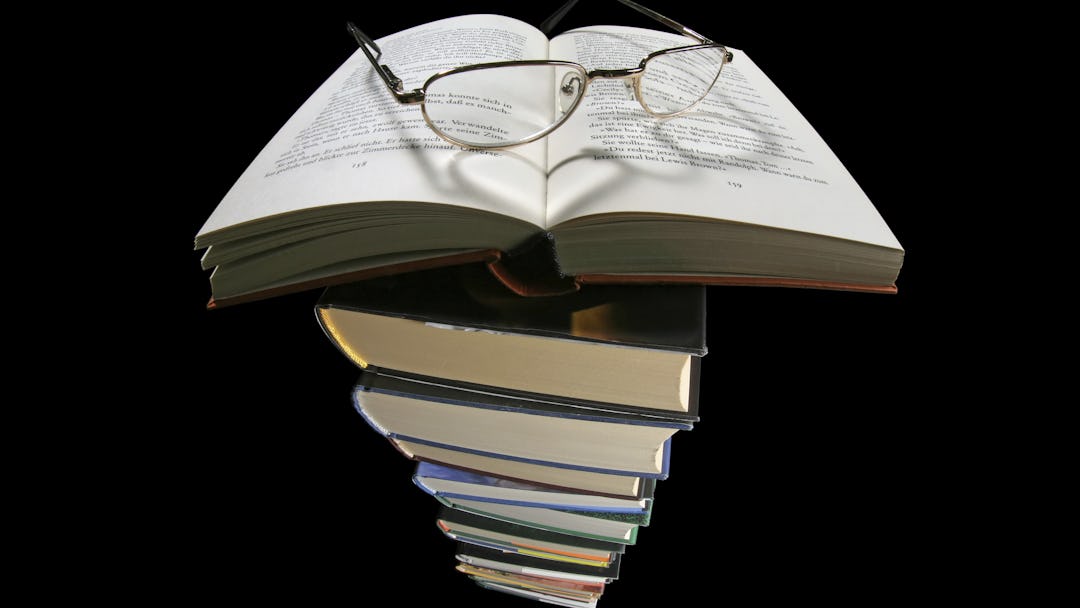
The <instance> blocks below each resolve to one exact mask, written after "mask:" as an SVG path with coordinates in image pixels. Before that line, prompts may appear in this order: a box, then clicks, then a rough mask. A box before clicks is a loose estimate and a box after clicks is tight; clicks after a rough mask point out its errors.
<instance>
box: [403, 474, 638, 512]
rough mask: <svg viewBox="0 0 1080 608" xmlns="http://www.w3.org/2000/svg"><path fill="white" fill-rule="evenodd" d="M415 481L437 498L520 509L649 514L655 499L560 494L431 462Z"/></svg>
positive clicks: (415, 476) (531, 485)
mask: <svg viewBox="0 0 1080 608" xmlns="http://www.w3.org/2000/svg"><path fill="white" fill-rule="evenodd" d="M412 479H413V483H415V484H416V485H417V486H418V487H419V488H420V489H421V490H423V491H425V492H427V493H428V494H431V495H432V496H435V497H442V498H446V499H450V500H473V501H478V502H491V503H500V504H506V505H517V506H520V507H540V508H546V509H569V510H575V511H596V512H603V513H645V512H646V511H648V510H649V502H650V501H651V500H652V497H651V496H650V497H647V498H642V499H640V500H633V499H627V498H612V497H610V496H597V495H594V494H581V493H573V492H560V491H558V490H553V489H551V488H545V487H542V486H537V485H533V484H527V483H521V482H518V481H512V480H508V479H502V478H499V477H492V476H489V475H480V474H477V473H472V472H469V471H463V470H460V469H455V468H452V467H446V466H441V465H437V464H431V463H428V462H421V463H419V464H418V465H417V466H416V472H415V473H414V474H413V478H412Z"/></svg>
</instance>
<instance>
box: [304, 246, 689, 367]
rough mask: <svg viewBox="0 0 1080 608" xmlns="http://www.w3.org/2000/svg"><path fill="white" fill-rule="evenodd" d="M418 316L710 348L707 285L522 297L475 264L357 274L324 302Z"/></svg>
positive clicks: (663, 346) (500, 329) (635, 343)
mask: <svg viewBox="0 0 1080 608" xmlns="http://www.w3.org/2000/svg"><path fill="white" fill-rule="evenodd" d="M325 308H337V309H342V310H351V311H357V312H367V313H372V314H377V315H384V316H393V317H400V318H405V319H414V320H417V321H422V322H424V323H431V324H437V325H440V326H445V327H452V328H460V329H463V330H487V331H490V332H495V333H510V334H518V335H525V336H542V337H548V338H558V339H566V340H579V341H589V342H598V343H603V344H618V345H621V346H630V347H637V348H648V349H657V350H666V351H676V352H684V353H689V354H694V355H698V356H704V355H705V354H706V352H707V349H706V345H705V335H706V331H705V310H706V303H705V288H704V287H702V286H700V285H633V286H625V285H623V286H620V285H595V286H589V287H585V288H582V289H580V290H578V291H573V292H570V293H563V294H559V295H552V296H548V297H544V298H539V299H538V298H522V297H519V296H517V295H516V294H514V293H513V292H511V291H509V290H507V289H506V287H505V286H504V285H503V284H502V283H501V282H500V281H498V280H496V279H495V278H494V277H493V276H492V274H491V273H489V272H487V271H486V270H485V269H484V268H483V267H481V266H478V265H475V264H464V265H458V266H454V267H452V268H444V269H438V270H430V271H419V272H410V273H403V274H395V275H392V276H385V277H379V278H376V279H371V280H367V281H354V282H351V283H349V284H346V285H338V286H334V287H329V288H327V289H326V290H324V291H323V294H322V296H321V297H320V298H319V301H318V303H317V304H316V309H317V310H318V309H325ZM319 317H320V320H322V315H319Z"/></svg>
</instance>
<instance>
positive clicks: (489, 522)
mask: <svg viewBox="0 0 1080 608" xmlns="http://www.w3.org/2000/svg"><path fill="white" fill-rule="evenodd" d="M438 521H439V522H442V523H441V525H440V526H439V528H440V529H441V530H443V531H447V530H448V529H449V530H450V531H453V530H455V529H456V528H457V527H461V526H468V527H471V528H478V529H484V530H490V531H491V532H495V533H499V534H504V535H512V536H516V537H520V538H522V539H529V540H531V541H533V542H534V543H556V544H562V545H573V546H576V547H581V548H585V549H592V550H597V551H609V552H612V553H624V552H626V545H627V543H619V542H613V541H607V540H600V539H593V538H586V537H583V536H580V535H576V534H565V533H562V532H556V531H553V530H545V529H542V528H536V527H533V526H526V525H522V524H516V523H513V522H509V521H506V520H501V519H497V518H494V517H488V516H485V515H479V514H477V513H470V512H468V511H463V510H461V509H455V508H452V507H448V506H446V505H445V504H444V505H442V506H441V507H440V508H439V514H438Z"/></svg>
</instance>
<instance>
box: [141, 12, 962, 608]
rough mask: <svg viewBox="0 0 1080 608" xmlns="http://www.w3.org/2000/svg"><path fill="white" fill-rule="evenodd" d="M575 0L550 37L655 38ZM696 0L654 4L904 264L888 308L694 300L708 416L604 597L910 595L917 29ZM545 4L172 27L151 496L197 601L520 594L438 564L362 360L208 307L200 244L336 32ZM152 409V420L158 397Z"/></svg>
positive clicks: (177, 20)
mask: <svg viewBox="0 0 1080 608" xmlns="http://www.w3.org/2000/svg"><path fill="white" fill-rule="evenodd" d="M582 4H583V6H581V7H579V8H578V9H577V11H576V12H574V13H572V14H571V16H570V17H569V18H568V20H567V21H566V22H565V26H566V27H574V26H579V25H589V24H602V23H614V24H625V25H642V26H649V24H648V23H647V22H646V21H642V20H639V19H637V18H636V14H635V13H633V11H630V10H628V9H625V8H622V7H620V6H619V5H618V4H617V3H615V2H610V1H606V2H605V1H603V0H585V1H584V2H583V3H582ZM702 6H703V5H701V4H700V3H690V2H666V3H663V4H658V5H656V6H653V7H652V8H656V9H657V10H660V11H661V12H663V13H665V14H667V15H668V16H670V17H672V18H673V19H676V20H678V21H681V22H683V23H686V24H687V25H688V26H690V27H692V28H694V29H696V30H698V31H699V32H701V33H703V34H705V35H706V36H709V37H711V38H713V39H715V40H717V41H719V42H722V43H725V44H728V45H730V46H731V47H734V48H737V49H741V50H743V51H745V52H746V53H747V54H748V55H749V56H750V57H752V58H753V59H754V61H755V62H756V63H757V64H758V65H759V66H760V67H761V68H762V69H763V70H764V71H765V73H766V74H768V75H769V76H770V77H771V78H772V79H773V80H774V82H776V83H777V85H778V86H779V87H780V89H781V90H783V91H784V92H785V93H786V94H787V95H788V96H789V98H790V99H791V100H792V101H793V102H794V103H795V105H796V107H798V108H799V109H800V110H801V111H802V112H803V114H804V115H805V116H806V117H807V118H808V119H809V121H810V122H811V124H813V125H814V126H815V128H817V129H818V131H819V132H820V133H821V135H822V136H823V137H824V139H825V140H826V142H828V143H829V144H830V146H831V147H832V148H833V150H834V151H835V152H836V154H837V155H838V156H839V157H840V159H841V161H842V162H843V163H844V164H845V166H847V168H848V169H849V170H850V171H851V173H852V174H853V175H854V176H855V179H856V180H857V181H858V182H859V184H860V185H861V186H862V187H863V189H864V190H865V191H866V192H867V194H868V195H869V197H870V199H871V200H872V201H874V203H875V204H876V205H877V207H878V209H879V210H880V211H881V213H882V215H883V216H884V217H885V220H886V221H887V222H888V224H889V225H890V227H891V228H892V229H893V231H894V233H895V234H896V235H897V237H898V238H899V240H900V241H901V243H902V244H903V245H904V246H905V248H906V249H907V258H906V261H905V266H904V269H903V270H902V272H901V275H900V279H899V281H898V286H899V294H898V295H896V296H881V295H867V294H854V293H832V292H823V291H805V290H784V289H747V288H710V291H709V313H708V314H709V316H708V345H709V350H710V352H709V355H708V356H707V357H706V358H705V359H704V361H703V367H702V369H703V380H702V390H701V397H702V401H701V417H702V420H701V422H700V423H699V424H698V425H697V426H696V428H695V429H694V430H693V431H691V432H684V433H680V434H678V435H677V436H676V439H675V442H674V449H673V454H672V475H671V478H670V479H669V480H667V481H664V482H662V483H661V484H660V485H659V487H658V490H657V501H656V506H655V512H654V519H653V523H652V525H651V526H649V527H648V528H645V529H643V530H642V531H641V534H640V537H639V543H638V545H636V546H634V547H630V548H629V549H628V551H627V554H626V559H625V561H624V563H623V576H622V578H621V579H620V580H619V581H617V582H615V583H613V584H612V585H611V586H610V587H609V590H608V591H607V593H606V594H605V597H604V599H603V600H602V602H603V604H604V605H608V606H615V605H637V604H636V603H635V602H636V601H638V600H641V599H642V598H646V597H660V596H661V595H663V594H666V593H673V594H674V598H675V599H678V598H680V597H686V596H685V595H684V594H686V593H691V592H694V593H696V592H699V591H700V592H703V593H706V594H709V595H711V596H712V597H725V596H726V595H727V594H728V593H740V594H746V593H753V594H755V595H756V596H758V597H761V598H763V599H764V598H770V597H777V596H779V595H784V596H786V597H787V598H791V597H798V596H802V597H829V598H838V597H849V598H856V597H862V596H863V594H864V593H867V592H869V591H873V592H875V593H881V592H885V593H887V594H888V595H890V596H896V595H902V594H906V593H914V592H915V590H916V589H917V588H918V587H919V586H920V581H926V580H927V579H928V578H933V577H934V576H935V575H934V574H933V572H930V571H928V570H927V569H925V568H924V567H923V566H920V564H919V563H918V562H913V561H909V560H908V559H906V557H904V556H906V555H909V554H910V552H911V551H913V550H916V549H917V548H918V545H919V544H920V543H921V539H922V534H923V532H922V526H923V524H924V523H925V521H926V520H927V518H928V517H930V513H931V512H932V505H933V504H934V502H935V500H936V494H935V492H936V489H935V488H934V487H933V484H932V483H930V482H929V481H928V480H926V478H925V477H924V473H925V466H926V463H925V460H924V459H925V451H926V449H927V447H928V444H929V442H930V441H931V440H932V439H931V438H932V436H933V433H934V431H933V429H932V426H933V425H932V424H928V420H932V419H933V414H932V412H931V411H930V407H929V405H928V404H926V403H924V402H923V398H924V390H925V389H924V387H923V385H922V383H921V378H922V376H923V372H924V371H925V370H924V369H923V367H924V366H926V365H927V359H925V358H919V357H913V356H912V355H911V354H910V353H912V352H921V353H927V352H932V351H934V350H935V349H939V348H941V345H940V344H931V343H930V342H929V341H927V332H926V331H925V319H926V318H927V316H928V315H929V313H930V311H931V310H932V308H931V306H932V304H939V303H933V302H932V294H933V293H934V289H933V288H932V287H931V286H930V285H931V283H930V280H929V278H928V277H929V275H930V272H928V270H929V269H928V268H927V266H928V265H929V262H928V260H929V259H932V258H931V256H929V255H928V253H927V247H928V246H929V245H928V243H929V241H930V240H931V239H930V238H928V233H929V232H930V231H929V230H928V229H927V221H926V217H927V215H928V214H927V212H926V209H927V207H928V206H929V205H930V204H931V203H930V202H929V201H927V199H926V196H925V194H924V193H925V191H926V190H925V188H924V186H923V185H922V184H920V183H918V182H916V181H915V180H913V171H912V166H913V157H912V154H913V150H914V149H915V148H916V144H917V142H918V139H919V138H920V137H921V136H920V135H919V133H920V132H921V131H922V130H923V129H924V128H925V125H924V124H922V121H921V118H920V114H919V113H918V112H915V111H912V106H913V105H916V104H914V103H913V97H915V96H916V94H917V91H914V90H913V87H912V83H911V80H910V79H907V78H901V77H898V72H897V68H898V67H899V66H901V65H903V64H904V60H905V56H904V52H903V50H902V49H904V48H905V45H910V44H911V43H912V42H913V40H914V41H915V42H921V43H928V42H932V36H931V34H930V33H928V32H927V31H926V30H925V29H924V28H912V27H911V26H912V25H913V19H912V17H910V16H909V15H907V14H904V13H900V12H897V13H888V12H882V13H877V14H875V15H873V16H871V15H854V16H853V15H852V14H850V13H841V12H838V11H836V10H834V9H822V8H820V6H816V5H815V6H813V7H808V6H802V7H800V8H795V9H779V8H775V7H773V6H771V5H769V6H765V5H760V4H757V3H752V4H750V5H740V6H728V5H726V4H715V5H714V4H710V5H709V7H710V11H715V12H713V13H711V14H710V13H702V11H701V7H702ZM554 8H555V5H554V4H552V5H546V4H543V3H539V4H537V5H535V8H534V7H533V5H528V6H526V5H523V4H520V3H513V4H510V3H504V2H457V3H444V4H442V5H440V8H438V9H428V8H424V9H423V10H418V6H417V5H416V4H415V3H399V4H397V5H394V4H389V5H385V6H381V7H380V9H381V10H380V12H381V13H383V14H382V15H381V16H379V17H375V16H373V15H372V14H370V12H369V11H368V10H365V9H364V5H363V4H362V3H352V4H351V5H349V6H347V7H346V8H341V7H339V6H336V5H332V6H331V5H322V4H318V5H316V4H311V5H307V4H305V5H303V6H300V7H298V8H297V7H294V8H293V9H292V10H289V11H286V12H281V13H278V12H274V11H268V10H263V11H258V12H254V13H250V14H245V15H231V14H225V13H224V12H222V11H218V10H205V9H201V10H198V11H192V12H183V11H178V14H176V15H174V16H173V18H172V19H170V21H169V26H168V27H169V28H170V29H169V30H168V31H169V32H170V33H171V34H170V35H169V36H168V37H167V42H166V43H165V46H166V47H167V48H166V51H167V52H166V53H165V55H164V56H165V57H166V61H168V68H169V70H170V74H171V78H169V82H168V91H167V95H168V97H169V99H170V102H171V103H174V104H175V110H173V112H172V114H173V116H172V120H171V122H172V125H171V126H173V127H174V128H175V135H174V136H173V145H172V146H171V150H170V151H171V152H172V153H173V154H174V155H175V159H174V160H173V161H171V162H172V163H173V167H172V168H175V169H180V170H179V171H176V172H172V171H169V172H163V173H162V174H161V175H160V180H161V182H162V183H165V184H167V187H165V188H161V189H160V190H161V191H162V192H163V194H162V196H163V197H164V199H165V201H166V202H167V203H168V205H167V206H166V207H164V208H165V209H167V212H164V213H163V214H162V216H161V217H153V218H151V220H152V221H154V222H155V225H161V224H167V230H166V231H165V234H167V235H168V236H167V237H166V238H165V239H162V241H161V244H166V245H167V247H168V248H169V249H170V250H173V251H174V255H175V258H173V259H176V260H177V267H176V276H178V277H183V280H182V281H178V282H175V283H174V282H172V281H167V283H168V285H167V286H165V287H164V291H165V292H166V293H167V294H168V299H169V304H170V305H178V306H179V307H180V308H181V309H182V310H180V311H179V312H178V313H177V317H176V318H177V319H178V322H177V323H170V324H169V327H168V328H167V331H166V332H164V333H163V334H161V336H163V337H160V338H159V339H161V340H162V341H165V342H166V343H167V342H169V341H173V342H175V343H176V344H182V345H183V348H178V349H176V350H177V351H178V352H177V356H175V357H168V356H166V357H163V358H159V359H158V362H157V365H158V368H157V369H158V370H159V373H161V374H166V375H167V376H168V380H167V381H165V382H164V385H165V386H167V387H168V388H166V389H164V390H166V391H168V393H169V394H168V397H169V399H170V400H172V401H178V402H180V403H181V404H183V405H182V406H181V407H176V408H173V409H170V410H169V414H168V422H165V423H159V424H161V425H162V426H163V427H165V426H167V427H168V432H165V431H162V437H163V438H164V437H165V436H166V435H168V436H169V437H171V438H174V439H175V440H172V441H168V442H166V441H164V440H163V441H162V443H164V444H166V446H165V447H166V450H165V451H167V452H168V456H167V457H166V458H165V459H164V460H163V461H162V465H161V467H160V474H159V479H163V480H165V484H164V486H165V488H166V489H165V492H166V493H165V495H164V497H163V499H162V501H161V502H159V503H156V504H157V506H156V507H155V508H160V509H162V510H163V511H162V513H164V512H165V511H164V510H165V509H168V511H169V513H175V515H169V516H168V517H167V518H164V519H166V522H164V524H165V525H166V527H167V528H168V529H169V530H170V534H169V536H168V538H169V539H170V540H169V543H175V545H176V547H177V550H181V549H183V550H190V549H195V551H196V555H197V559H196V560H195V562H194V563H190V564H188V565H187V566H186V567H187V570H186V572H187V573H188V574H190V581H189V582H188V583H187V584H186V586H187V588H188V590H191V589H192V588H194V589H196V590H197V589H202V588H204V586H205V588H207V589H210V588H217V589H221V590H223V591H224V593H226V594H227V595H229V596H235V597H237V598H240V597H247V598H256V597H257V598H264V599H265V598H271V597H279V596H280V594H284V593H290V592H300V593H305V594H306V593H321V592H325V591H328V590H329V591H344V592H346V593H351V594H353V595H352V597H354V598H355V599H356V600H358V601H364V600H370V598H371V597H372V594H373V593H374V591H373V590H374V589H376V588H380V587H384V588H387V589H389V590H391V591H392V592H395V593H399V594H401V595H400V596H399V600H400V601H406V602H408V603H410V604H411V603H413V602H415V603H417V604H420V603H423V602H441V601H449V602H459V601H460V602H466V601H467V602H469V603H472V604H474V605H489V604H490V605H496V603H498V604H499V605H513V604H517V605H524V604H523V603H522V601H518V600H514V599H512V598H504V597H503V596H501V595H500V594H494V593H492V592H485V591H481V590H479V589H478V588H475V587H474V586H473V585H472V584H471V583H468V581H467V579H466V578H465V577H464V576H462V575H460V574H457V573H455V572H454V571H453V565H454V560H453V549H454V546H453V543H452V542H450V541H449V540H447V539H445V538H444V537H443V536H442V535H441V533H439V532H438V530H436V528H435V526H434V517H435V514H436V511H437V505H436V503H435V501H434V500H433V499H431V498H429V497H427V496H426V495H424V494H423V493H421V492H420V491H419V490H418V489H416V488H415V487H414V486H412V484H411V482H410V480H409V476H410V473H411V469H412V464H411V463H410V462H408V461H406V460H405V459H404V458H402V457H401V456H399V455H398V454H397V453H396V452H395V451H394V450H393V449H392V448H391V447H390V446H389V445H388V444H387V442H386V441H385V440H384V439H382V438H380V437H379V436H378V435H377V434H376V433H375V432H374V431H372V430H371V429H370V428H368V427H367V426H366V424H365V423H364V422H363V421H362V420H361V419H360V417H359V416H358V415H357V414H356V413H355V412H354V411H353V410H352V407H351V404H350V400H349V392H350V389H351V386H352V383H353V380H354V379H355V376H356V370H355V369H354V368H353V367H352V365H351V364H350V363H349V362H348V361H346V360H345V358H344V357H342V356H341V355H340V354H339V353H338V352H337V351H336V350H334V348H333V347H332V346H331V345H330V343H329V342H328V341H327V339H326V338H325V337H324V336H323V335H322V334H321V332H320V330H319V328H318V327H317V325H316V322H315V319H314V315H313V313H312V305H313V303H314V301H315V299H316V297H317V295H318V294H317V292H308V293H303V294H296V295H290V296H285V297H281V298H276V299H273V300H270V301H265V302H259V303H252V304H246V305H243V306H238V307H235V308H227V309H223V310H220V311H214V312H207V311H206V310H205V309H204V305H205V303H206V300H207V298H208V297H209V285H208V282H207V276H206V273H204V272H202V271H201V270H199V268H198V254H197V253H195V252H191V249H190V248H191V242H192V239H193V237H194V235H195V233H196V232H197V231H198V229H199V227H200V226H201V224H202V222H203V221H204V220H205V219H206V217H207V216H208V215H209V213H210V212H211V211H212V210H213V208H214V207H215V206H216V204H217V203H218V202H219V201H220V199H221V197H222V196H223V195H224V194H225V192H226V191H227V189H228V188H229V187H230V186H231V185H232V183H233V182H234V181H235V179H236V178H237V177H239V175H240V173H241V172H242V171H243V170H244V168H245V167H246V166H247V165H248V163H249V162H250V161H251V160H252V159H253V158H254V156H255V155H256V154H257V153H258V152H259V150H260V149H261V148H262V147H263V146H264V145H265V144H266V142H267V141H269V139H270V138H271V137H272V136H273V134H274V133H275V132H276V131H277V129H278V128H280V126H281V125H282V124H284V122H285V121H286V120H287V119H288V118H289V116H290V115H291V114H292V113H293V112H294V111H295V110H296V108H297V107H298V106H299V105H300V104H301V103H302V102H303V101H304V100H305V99H306V98H307V97H308V96H309V95H310V94H311V93H312V92H313V91H314V90H315V88H316V87H317V86H318V85H319V84H320V83H321V82H322V81H323V80H325V78H326V77H328V76H329V75H330V73H331V72H332V71H333V70H334V69H335V68H336V67H337V66H339V65H340V64H341V63H342V62H343V61H344V60H345V58H346V57H347V56H348V55H349V54H350V53H352V52H353V50H354V48H355V44H354V43H353V42H352V40H351V39H350V37H349V36H347V35H346V33H345V30H344V23H345V21H346V20H350V19H351V20H354V21H356V22H357V23H358V24H359V25H360V26H361V27H362V28H363V29H364V30H365V31H366V32H367V33H368V34H370V35H372V36H373V37H380V36H384V35H387V34H390V33H393V32H395V31H398V30H401V29H404V28H406V27H409V26H412V25H418V24H420V23H424V22H428V21H431V20H434V19H437V18H441V17H446V16H452V15H456V14H464V13H476V12H498V13H503V14H510V15H512V16H515V17H519V18H522V19H524V20H526V21H529V22H531V23H533V24H537V23H539V22H540V21H541V20H542V19H543V18H544V17H546V16H547V15H548V14H549V13H550V12H551V11H552V10H554ZM853 22H854V23H857V24H858V25H857V26H852V25H850V24H851V23H853ZM912 36H914V38H913V37H912ZM924 175H925V172H924ZM148 177H149V178H150V179H151V180H153V179H155V177H158V176H155V175H149V176H148ZM159 286H160V285H159ZM147 333H148V334H154V333H155V332H154V330H153V329H152V328H147ZM192 349H194V350H195V351H197V352H199V353H201V354H200V355H199V356H192V355H190V354H188V353H190V352H191V350H192ZM161 350H163V351H171V350H172V349H170V348H169V346H168V345H167V344H166V345H165V346H163V347H162V348H161ZM158 390H161V389H158ZM147 401H148V403H147V407H148V408H153V407H154V404H153V402H154V397H153V393H150V394H147ZM159 447H161V446H159ZM211 585H213V587H211ZM406 596H407V597H409V598H411V599H405V598H406Z"/></svg>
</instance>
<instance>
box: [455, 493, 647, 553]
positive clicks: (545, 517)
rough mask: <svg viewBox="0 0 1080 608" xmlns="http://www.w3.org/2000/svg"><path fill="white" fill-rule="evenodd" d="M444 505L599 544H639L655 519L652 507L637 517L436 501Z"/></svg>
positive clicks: (488, 503)
mask: <svg viewBox="0 0 1080 608" xmlns="http://www.w3.org/2000/svg"><path fill="white" fill-rule="evenodd" d="M435 498H436V499H437V500H438V501H439V502H441V503H442V504H443V505H445V506H447V507H450V508H453V509H457V510H460V511H465V512H467V513H473V514H476V515H482V516H484V517H491V518H493V519H500V520H503V521H507V522H510V523H515V524H521V525H523V526H529V527H532V528H540V529H542V530H550V531H552V532H559V533H562V534H569V535H572V536H581V537H584V538H592V539H596V540H604V541H609V542H615V543H622V544H626V545H633V544H635V543H637V534H638V528H639V527H642V526H648V525H649V521H650V519H651V517H652V511H651V508H652V503H651V502H650V503H649V508H650V510H649V511H648V512H646V513H643V514H635V513H603V512H597V511H567V510H561V509H544V508H541V507H522V506H518V505H505V504H499V503H490V502H478V501H474V500H465V499H449V498H443V497H439V496H436V497H435Z"/></svg>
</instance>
